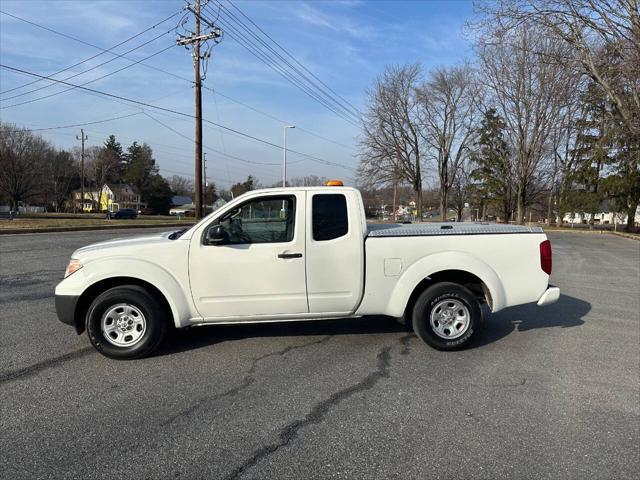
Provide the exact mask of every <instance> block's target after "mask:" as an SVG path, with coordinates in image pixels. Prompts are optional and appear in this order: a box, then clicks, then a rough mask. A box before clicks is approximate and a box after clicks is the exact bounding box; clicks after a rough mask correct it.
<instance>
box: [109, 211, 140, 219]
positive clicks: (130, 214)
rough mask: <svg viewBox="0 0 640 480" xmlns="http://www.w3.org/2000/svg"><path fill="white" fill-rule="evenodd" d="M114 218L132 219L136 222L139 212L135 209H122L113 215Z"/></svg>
mask: <svg viewBox="0 0 640 480" xmlns="http://www.w3.org/2000/svg"><path fill="white" fill-rule="evenodd" d="M112 218H130V219H131V220H135V219H136V218H138V212H136V211H135V210H134V209H133V208H121V209H120V210H118V211H117V212H116V213H114V214H113V215H112Z"/></svg>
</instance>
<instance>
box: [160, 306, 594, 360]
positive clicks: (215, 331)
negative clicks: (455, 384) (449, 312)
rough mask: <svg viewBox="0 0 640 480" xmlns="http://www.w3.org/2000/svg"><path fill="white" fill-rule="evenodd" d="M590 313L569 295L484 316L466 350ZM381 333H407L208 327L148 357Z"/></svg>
mask: <svg viewBox="0 0 640 480" xmlns="http://www.w3.org/2000/svg"><path fill="white" fill-rule="evenodd" d="M590 310H591V304H590V303H588V302H585V301H584V300H580V299H578V298H574V297H570V296H568V295H561V296H560V299H559V300H558V301H557V302H556V303H555V304H553V305H549V306H547V307H538V306H536V305H535V304H530V305H521V306H518V307H511V308H507V309H505V310H502V311H500V312H498V313H495V314H488V315H487V312H486V311H485V324H484V325H483V328H482V329H481V331H480V333H479V334H478V337H477V338H476V340H475V341H474V342H473V343H472V344H471V345H470V346H469V348H478V347H481V346H483V345H487V344H489V343H493V342H495V341H497V340H500V339H501V338H504V337H506V336H507V335H509V334H510V333H512V332H513V331H514V330H518V331H519V332H524V331H527V330H534V329H538V328H548V327H561V328H568V327H577V326H580V325H583V324H584V320H582V317H583V316H585V315H586V314H587V313H588V312H589V311H590ZM385 333H406V330H405V327H404V326H402V325H400V324H398V323H397V322H396V321H395V319H393V318H391V317H385V316H371V317H363V318H341V319H337V320H314V321H300V322H283V323H261V324H260V323H258V324H247V325H210V326H209V325H208V326H202V327H192V328H188V329H184V330H173V331H171V334H170V335H169V336H168V338H167V339H166V340H165V341H164V342H163V344H162V345H161V346H160V348H159V349H158V350H157V351H156V353H155V354H154V355H153V356H164V355H172V354H176V353H180V352H185V351H189V350H195V349H199V348H204V347H208V346H212V345H215V344H216V343H221V342H229V341H237V340H243V339H247V338H258V337H263V338H267V337H301V336H326V335H373V334H385Z"/></svg>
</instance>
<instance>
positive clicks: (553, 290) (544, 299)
mask: <svg viewBox="0 0 640 480" xmlns="http://www.w3.org/2000/svg"><path fill="white" fill-rule="evenodd" d="M559 298H560V289H559V288H558V287H549V288H547V289H546V290H545V292H544V293H543V294H542V296H541V297H540V299H539V300H538V306H539V307H543V306H545V305H551V304H552V303H556V302H557V301H558V299H559Z"/></svg>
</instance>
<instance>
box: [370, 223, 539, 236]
mask: <svg viewBox="0 0 640 480" xmlns="http://www.w3.org/2000/svg"><path fill="white" fill-rule="evenodd" d="M367 229H368V232H367V237H430V236H434V235H496V234H512V233H542V228H541V227H527V226H524V225H503V224H498V223H472V222H460V223H454V222H447V223H435V222H434V223H412V224H402V223H370V224H367Z"/></svg>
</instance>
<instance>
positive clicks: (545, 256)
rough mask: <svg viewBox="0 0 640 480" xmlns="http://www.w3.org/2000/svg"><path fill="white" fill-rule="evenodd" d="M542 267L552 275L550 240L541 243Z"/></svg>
mask: <svg viewBox="0 0 640 480" xmlns="http://www.w3.org/2000/svg"><path fill="white" fill-rule="evenodd" d="M540 268H542V271H543V272H545V273H546V274H547V275H551V242H550V241H549V240H545V241H544V242H542V243H541V244H540Z"/></svg>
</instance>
